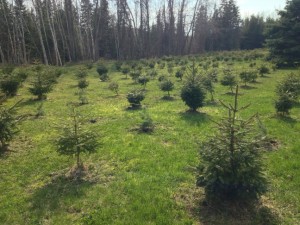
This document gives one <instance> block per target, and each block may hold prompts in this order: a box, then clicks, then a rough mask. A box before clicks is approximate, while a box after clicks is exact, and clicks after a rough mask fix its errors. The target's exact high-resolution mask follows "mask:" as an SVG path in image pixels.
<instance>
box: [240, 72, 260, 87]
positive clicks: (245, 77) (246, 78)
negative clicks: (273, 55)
mask: <svg viewBox="0 0 300 225" xmlns="http://www.w3.org/2000/svg"><path fill="white" fill-rule="evenodd" d="M255 75H256V73H254V72H252V71H243V72H241V73H240V78H241V80H242V81H243V82H244V84H245V87H247V86H248V85H247V83H249V82H251V81H253V80H255V79H256V78H255Z"/></svg>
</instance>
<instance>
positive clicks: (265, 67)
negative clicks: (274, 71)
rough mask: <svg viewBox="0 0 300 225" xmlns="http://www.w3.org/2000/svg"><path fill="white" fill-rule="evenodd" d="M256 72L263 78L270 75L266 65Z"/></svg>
mask: <svg viewBox="0 0 300 225" xmlns="http://www.w3.org/2000/svg"><path fill="white" fill-rule="evenodd" d="M258 72H259V74H260V76H261V77H264V76H265V74H268V73H270V69H269V67H267V66H266V65H261V66H260V67H259V68H258Z"/></svg>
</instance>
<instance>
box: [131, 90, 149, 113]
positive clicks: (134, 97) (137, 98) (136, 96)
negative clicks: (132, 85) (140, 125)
mask: <svg viewBox="0 0 300 225" xmlns="http://www.w3.org/2000/svg"><path fill="white" fill-rule="evenodd" d="M144 99H145V94H144V91H142V90H133V91H131V92H129V93H128V94H127V100H128V102H129V103H130V105H131V108H133V109H134V108H139V107H140V106H141V101H143V100H144Z"/></svg>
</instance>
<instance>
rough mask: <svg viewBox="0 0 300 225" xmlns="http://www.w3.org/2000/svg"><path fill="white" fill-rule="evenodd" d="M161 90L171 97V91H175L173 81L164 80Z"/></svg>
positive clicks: (161, 83) (160, 85) (160, 86)
mask: <svg viewBox="0 0 300 225" xmlns="http://www.w3.org/2000/svg"><path fill="white" fill-rule="evenodd" d="M159 88H160V90H162V91H164V92H168V96H169V97H170V91H172V90H173V89H174V83H173V82H172V81H171V80H162V81H161V82H160V84H159Z"/></svg>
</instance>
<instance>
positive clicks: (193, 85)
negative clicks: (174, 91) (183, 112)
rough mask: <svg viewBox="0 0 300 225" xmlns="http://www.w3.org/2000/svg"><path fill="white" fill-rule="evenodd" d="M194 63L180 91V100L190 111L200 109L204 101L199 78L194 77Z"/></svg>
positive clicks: (203, 92)
mask: <svg viewBox="0 0 300 225" xmlns="http://www.w3.org/2000/svg"><path fill="white" fill-rule="evenodd" d="M196 72H197V70H196V67H195V62H194V61H193V64H192V67H191V68H190V75H189V76H188V77H187V80H186V82H185V84H184V85H183V87H182V89H181V99H182V100H183V101H184V102H185V104H186V105H187V106H188V107H190V110H192V111H196V110H197V109H198V108H199V107H202V106H203V104H204V99H205V91H204V88H203V86H202V84H201V81H200V77H199V76H197V75H196Z"/></svg>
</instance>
